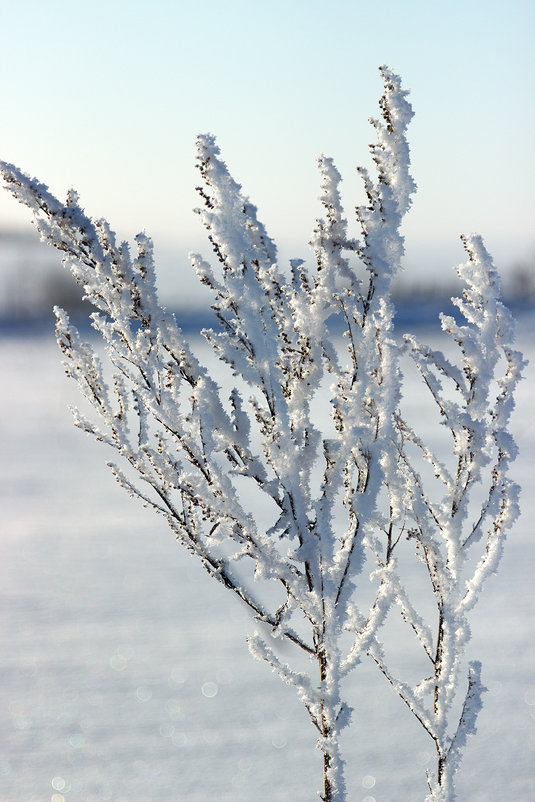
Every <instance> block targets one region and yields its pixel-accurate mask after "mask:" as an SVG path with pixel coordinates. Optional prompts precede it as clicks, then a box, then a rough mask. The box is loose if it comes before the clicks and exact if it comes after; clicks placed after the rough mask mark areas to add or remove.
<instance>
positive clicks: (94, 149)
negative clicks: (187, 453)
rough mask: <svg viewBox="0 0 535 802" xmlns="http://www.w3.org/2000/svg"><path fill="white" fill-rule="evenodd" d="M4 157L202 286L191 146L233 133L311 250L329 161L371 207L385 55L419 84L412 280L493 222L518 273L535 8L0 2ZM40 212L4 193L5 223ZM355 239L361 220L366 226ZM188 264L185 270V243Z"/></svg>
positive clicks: (290, 249)
mask: <svg viewBox="0 0 535 802" xmlns="http://www.w3.org/2000/svg"><path fill="white" fill-rule="evenodd" d="M0 8H1V12H2V13H1V21H2V46H1V48H0V64H1V83H2V89H1V92H2V100H3V102H2V111H1V113H0V156H1V158H3V159H6V160H8V161H12V162H15V163H16V164H18V165H19V166H20V167H22V168H23V169H25V170H26V171H27V172H30V173H32V174H34V175H37V177H38V178H39V179H40V180H42V181H44V182H45V183H47V184H48V185H49V186H50V187H51V189H52V190H53V191H54V192H55V193H57V194H59V195H61V196H62V195H63V194H64V192H65V190H66V189H67V187H69V186H74V187H76V188H77V189H78V191H79V192H80V193H81V198H82V202H83V204H84V205H85V208H86V210H87V211H88V212H89V213H90V214H92V215H95V216H104V217H107V218H108V219H109V221H110V223H111V224H112V227H114V228H115V229H116V230H117V231H118V233H119V234H120V236H121V237H127V236H128V237H130V236H131V235H133V234H135V233H136V232H137V231H139V230H141V229H145V230H146V231H147V232H148V233H149V234H151V235H152V236H153V238H154V239H155V242H156V245H157V249H158V252H159V253H160V255H161V257H162V271H161V278H162V289H163V291H164V292H165V294H166V295H169V293H170V292H171V288H174V291H173V296H174V297H176V294H177V293H178V292H179V291H181V290H183V289H184V288H186V292H187V293H189V292H190V286H191V283H190V277H189V272H188V268H187V262H186V254H187V251H188V250H190V249H199V248H202V249H203V251H204V252H205V254H206V255H209V253H210V250H209V246H208V245H204V236H203V233H202V231H201V229H200V224H199V221H198V220H197V218H196V217H195V216H194V215H193V214H192V213H191V209H192V207H193V206H195V205H197V203H198V201H197V198H196V194H195V192H194V187H195V184H196V183H197V182H198V173H197V172H196V170H195V169H194V166H193V165H194V142H195V136H196V134H197V133H199V132H206V131H210V132H212V133H214V134H216V136H217V138H218V141H219V144H220V146H221V148H222V151H223V155H224V158H225V159H226V161H227V162H228V164H229V166H230V167H231V170H232V172H233V175H234V177H235V178H236V180H238V181H239V182H240V183H242V184H243V186H244V189H245V191H246V192H247V194H249V195H250V197H251V200H252V201H253V202H254V203H255V204H256V205H257V206H258V208H259V214H260V217H261V219H263V221H264V222H265V223H266V225H267V227H268V230H269V232H270V234H271V236H272V237H273V238H274V239H275V240H276V241H277V242H278V243H279V246H280V251H281V255H282V256H283V257H284V258H286V257H289V256H305V257H306V256H308V253H309V251H308V247H307V242H308V239H309V237H310V232H311V230H312V227H313V224H314V219H315V216H316V215H317V214H318V213H319V204H318V201H317V196H318V192H319V191H318V176H317V172H316V167H315V157H316V155H317V154H319V153H320V152H325V153H326V154H328V155H330V156H333V158H334V159H335V162H336V164H337V166H338V168H339V169H340V170H341V172H342V174H343V176H344V179H345V181H344V184H343V190H344V199H345V202H346V210H347V213H348V216H349V217H350V219H351V217H352V212H351V210H352V208H353V206H354V205H355V204H356V203H360V202H362V199H363V194H362V190H361V187H360V183H359V180H358V177H357V176H356V174H355V170H354V168H355V166H356V165H358V164H366V165H369V157H368V153H367V144H368V143H369V142H371V141H372V139H373V132H372V129H371V128H370V127H369V125H368V123H367V119H368V117H369V116H370V115H376V114H378V107H377V101H378V98H379V96H380V94H381V83H380V79H379V75H378V72H377V67H378V65H379V64H382V63H387V64H388V65H389V66H390V67H392V68H393V69H394V70H395V71H396V72H398V73H400V74H401V75H402V77H403V79H404V83H405V86H406V87H407V88H410V89H411V102H412V103H413V106H414V109H415V112H416V117H415V119H414V121H413V123H412V126H411V130H410V143H411V151H412V162H413V175H414V177H415V179H416V181H417V183H418V187H419V192H418V195H417V196H416V199H415V202H414V208H413V210H412V211H411V213H410V215H409V218H408V220H407V223H406V226H405V233H406V237H407V278H410V277H413V276H418V275H420V276H421V275H422V273H424V272H425V273H426V274H427V275H428V276H429V277H432V278H435V277H436V278H437V279H439V278H440V276H441V275H443V274H444V273H448V272H449V265H450V264H454V263H456V262H459V261H461V260H462V259H463V254H462V250H461V248H460V245H459V240H458V236H459V234H460V233H461V232H466V233H469V232H470V231H478V232H480V233H481V234H483V236H484V237H485V239H486V242H487V245H488V247H489V249H490V250H491V251H492V252H493V253H494V255H495V258H496V262H497V265H498V266H499V267H500V268H504V269H508V268H510V267H511V265H512V264H514V263H515V262H518V261H520V260H523V261H528V260H529V261H531V262H532V263H533V261H535V232H534V229H533V205H534V204H533V201H534V190H533V187H534V186H535V175H534V172H535V170H534V163H535V160H534V158H533V142H534V129H535V125H534V117H535V114H534V105H535V104H534V101H533V98H534V96H535V92H534V89H533V75H534V67H535V56H534V53H535V46H534V45H535V41H534V39H535V33H534V31H535V11H534V9H535V5H534V4H533V2H531V0H529V2H528V0H508V2H496V0H486V2H474V0H452V1H451V2H448V3H444V2H432V0H427V2H423V1H422V0H414V1H413V2H405V3H401V2H394V1H393V0H383V2H377V3H371V2H369V0H366V2H361V0H330V2H316V0H308V1H306V2H305V0H270V2H269V3H268V2H265V3H255V2H244V0H229V1H228V2H224V1H223V0H218V2H215V1H214V0H205V1H204V2H199V1H197V2H189V0H188V1H185V0H175V2H171V1H170V0H169V1H167V0H152V2H150V3H149V2H141V1H140V0H128V1H127V2H124V1H123V0H116V1H115V2H114V1H113V0H106V2H103V0H92V1H91V2H90V3H86V4H83V3H72V2H66V1H65V0H48V1H47V2H42V0H39V1H38V2H37V1H36V2H34V1H33V0H31V1H30V0H19V1H18V2H17V3H14V2H12V1H11V0H0ZM28 219H29V218H28V213H27V210H24V209H19V208H17V207H16V204H15V202H14V201H13V200H11V199H10V198H9V197H8V196H7V194H6V193H3V194H2V196H1V197H0V228H5V227H7V226H10V225H17V226H19V227H21V226H25V225H26V221H27V220H28ZM355 231H356V229H355ZM171 253H173V254H174V262H175V265H176V273H175V274H174V275H171V274H170V270H169V268H170V256H169V255H170V254H171Z"/></svg>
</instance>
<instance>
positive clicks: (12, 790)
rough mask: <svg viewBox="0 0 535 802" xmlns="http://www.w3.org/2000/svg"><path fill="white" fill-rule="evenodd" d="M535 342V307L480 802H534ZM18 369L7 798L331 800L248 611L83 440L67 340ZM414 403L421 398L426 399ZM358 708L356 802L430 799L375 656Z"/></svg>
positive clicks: (474, 784) (13, 354)
mask: <svg viewBox="0 0 535 802" xmlns="http://www.w3.org/2000/svg"><path fill="white" fill-rule="evenodd" d="M419 334H421V336H422V337H424V336H426V337H427V336H428V335H427V333H426V332H419ZM534 334H535V320H534V317H533V314H530V313H526V314H524V315H523V316H522V318H521V320H520V325H519V345H520V346H521V348H522V349H523V350H524V352H525V354H526V356H528V358H531V366H530V367H529V368H528V370H527V371H526V375H527V377H528V378H527V381H524V382H523V383H522V385H521V387H520V392H519V398H518V408H517V411H516V413H515V417H514V431H515V434H516V437H517V440H518V442H519V445H520V448H521V455H520V458H519V459H518V461H517V462H516V464H515V467H514V475H515V478H516V479H517V480H518V481H520V483H521V484H522V485H523V487H524V492H523V496H522V506H523V517H522V519H521V520H520V521H519V522H518V523H517V525H516V526H515V529H514V531H513V532H512V533H511V535H510V537H509V541H508V544H507V548H506V553H505V557H504V559H503V562H502V565H501V569H500V572H499V574H498V575H497V576H496V577H493V578H491V580H490V581H489V583H488V584H487V586H486V588H485V590H484V592H483V595H482V598H481V600H480V603H479V605H478V606H477V608H476V610H475V611H474V614H473V616H472V619H471V621H472V628H473V639H472V642H471V644H470V656H471V657H472V658H475V659H481V660H482V662H483V680H484V682H485V684H486V685H487V687H488V688H489V692H488V693H487V694H486V695H485V699H484V709H483V711H482V713H481V715H480V719H479V732H478V735H477V737H476V738H474V739H472V740H471V742H470V744H469V747H468V748H467V750H466V754H465V761H464V764H463V767H462V770H461V772H460V774H459V775H458V792H459V800H460V801H461V802H489V800H505V799H507V800H508V802H531V800H535V777H534V771H533V765H535V749H534V746H535V733H534V729H535V678H534V666H535V645H534V627H533V600H534V591H533V567H534V558H535V543H534V539H533V526H532V521H533V519H534V515H535V509H534V507H535V496H534V492H533V491H534V484H533V476H534V473H535V459H534V454H535V442H534V440H535V426H534V422H533V400H532V399H533V392H534V389H535V380H534V373H535V370H534V368H535V347H534ZM430 336H432V335H430ZM428 339H429V337H428ZM199 347H200V349H201V350H202V351H203V353H205V352H207V349H206V346H205V345H203V344H200V343H199ZM215 369H216V368H215ZM0 370H1V375H2V391H1V399H0V405H1V406H0V427H1V442H2V450H1V453H0V493H1V496H2V501H1V532H2V535H1V539H0V548H1V549H2V560H1V564H0V583H1V585H0V587H1V609H2V627H1V632H0V636H1V647H0V648H1V654H2V657H1V660H0V716H1V722H0V727H1V731H2V743H1V746H0V800H1V802H44V801H46V802H48V800H50V802H105V801H107V800H112V801H113V802H146V800H149V799H150V800H159V801H160V802H177V800H184V802H186V801H187V802H206V800H221V801H223V800H227V801H228V802H231V801H232V802H250V800H252V799H256V800H261V801H263V800H265V801H266V802H268V800H270V802H271V801H272V800H280V801H281V802H282V801H283V800H284V801H285V802H301V800H303V802H305V800H313V799H315V798H316V791H317V790H318V788H319V787H320V782H321V758H320V754H319V753H318V751H317V749H316V748H315V741H316V738H315V731H314V730H313V728H312V727H311V725H310V722H309V720H308V716H307V715H306V713H305V711H304V710H303V709H302V708H301V706H300V703H299V702H298V701H297V699H296V698H295V696H294V692H293V690H292V689H291V688H287V687H285V686H283V685H282V683H281V682H280V680H279V679H278V678H277V677H275V676H274V675H273V674H271V673H270V671H269V669H268V667H267V666H265V665H264V664H259V663H257V662H255V661H253V660H252V658H251V657H250V656H249V654H248V651H247V647H246V644H245V635H246V634H247V632H250V631H252V630H253V629H254V624H253V623H252V622H251V621H250V619H249V616H248V614H247V613H246V612H245V610H243V609H242V608H241V607H240V605H239V603H238V601H237V600H235V599H233V598H231V597H230V594H228V593H226V592H225V591H224V589H223V588H221V587H219V586H217V585H216V583H214V582H212V581H210V580H209V577H208V576H207V575H205V574H204V573H203V572H202V570H201V568H200V567H199V566H198V565H197V564H196V563H195V561H194V560H193V559H192V558H191V557H190V556H189V555H188V554H187V553H185V552H183V551H181V550H180V549H179V547H178V546H177V544H176V543H175V542H174V539H173V536H172V534H171V533H170V531H168V530H167V528H166V526H165V524H164V523H163V522H162V521H160V520H158V519H157V518H156V517H155V516H153V515H152V514H150V513H149V512H148V511H147V510H144V509H142V508H141V507H140V506H139V505H138V504H137V503H136V502H134V501H133V500H132V499H130V498H128V496H127V495H126V494H125V493H124V492H123V491H121V490H120V488H119V487H118V486H117V485H116V484H115V482H114V480H113V478H112V477H111V474H109V472H108V471H107V470H106V469H105V467H104V462H105V459H106V454H105V448H104V447H102V446H99V445H98V444H97V443H94V442H93V441H92V440H91V439H90V438H89V437H87V436H85V435H84V434H83V433H81V432H80V431H78V430H76V429H74V427H73V426H72V423H71V420H70V415H69V413H68V411H67V405H68V404H69V403H77V402H78V399H77V397H76V388H75V386H74V384H73V383H72V382H69V381H68V380H67V379H66V377H65V376H64V375H63V370H62V367H61V365H60V360H59V355H58V353H57V349H56V345H55V342H54V340H53V337H52V335H51V333H49V334H46V335H43V336H36V335H35V336H31V335H29V336H25V337H22V336H7V335H6V336H4V337H3V338H2V339H0ZM71 384H72V385H73V386H71ZM406 395H407V403H412V402H411V401H410V399H411V398H412V399H413V402H414V403H417V401H418V394H417V393H416V394H415V393H414V388H410V387H409V388H407V394H406ZM400 646H401V648H402V644H400ZM346 698H348V700H349V702H350V703H351V704H352V705H353V707H354V708H355V713H354V716H353V725H352V727H351V728H350V729H349V730H346V733H347V734H346V736H345V741H344V749H345V758H346V760H347V781H348V792H349V793H348V799H350V800H351V802H393V800H396V801H397V800H403V802H422V800H423V798H424V797H425V793H426V784H425V775H424V770H425V767H426V766H430V767H431V766H432V765H433V754H432V749H431V744H430V742H429V739H428V738H427V736H426V735H425V733H424V731H423V730H421V728H420V727H419V725H418V724H417V722H415V721H413V720H412V718H411V717H410V715H409V714H408V713H407V712H406V710H405V708H404V706H403V704H402V703H401V702H400V701H399V700H398V699H397V697H396V696H395V695H394V694H393V692H392V691H391V689H390V688H389V686H387V684H386V682H385V680H384V679H383V678H382V676H381V675H380V674H379V672H378V671H377V670H376V669H374V668H373V666H371V665H370V666H364V667H360V668H358V669H357V670H356V671H355V672H354V674H353V675H352V679H351V683H350V686H349V688H348V690H347V696H346Z"/></svg>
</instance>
